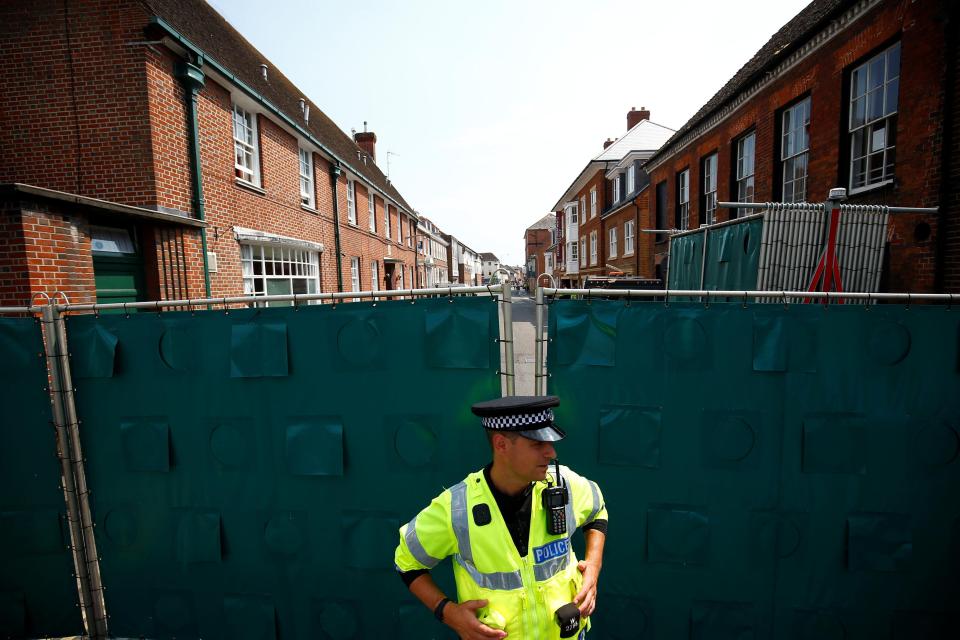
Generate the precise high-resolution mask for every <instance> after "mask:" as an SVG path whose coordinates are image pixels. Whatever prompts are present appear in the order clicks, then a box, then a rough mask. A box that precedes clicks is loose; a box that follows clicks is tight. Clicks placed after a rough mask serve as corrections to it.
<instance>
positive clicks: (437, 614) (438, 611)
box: [433, 598, 450, 622]
mask: <svg viewBox="0 0 960 640" xmlns="http://www.w3.org/2000/svg"><path fill="white" fill-rule="evenodd" d="M448 604H450V598H444V599H443V600H441V601H440V602H438V603H437V606H436V607H434V609H433V617H434V618H436V619H437V620H439V621H440V622H443V608H444V607H446V606H447V605H448Z"/></svg>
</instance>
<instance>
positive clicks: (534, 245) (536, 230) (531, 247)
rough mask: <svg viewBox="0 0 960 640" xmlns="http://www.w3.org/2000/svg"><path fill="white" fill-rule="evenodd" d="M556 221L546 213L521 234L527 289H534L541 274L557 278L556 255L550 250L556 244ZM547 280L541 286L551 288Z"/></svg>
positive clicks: (551, 215) (550, 214)
mask: <svg viewBox="0 0 960 640" xmlns="http://www.w3.org/2000/svg"><path fill="white" fill-rule="evenodd" d="M556 229H557V221H556V219H555V216H554V214H552V213H548V214H547V215H545V216H543V217H542V218H540V219H539V220H537V221H536V222H534V223H533V224H532V225H530V226H529V227H527V229H526V231H524V233H523V241H524V255H525V256H526V269H527V277H526V282H527V288H528V289H530V290H531V291H532V290H534V289H536V287H537V284H536V279H537V277H538V276H540V275H542V274H547V275H552V276H554V277H556V276H557V274H556V270H555V265H556V262H555V261H554V256H555V255H556V254H555V253H554V252H553V251H551V248H553V247H555V245H556V244H557V231H556ZM548 280H549V279H548V278H544V282H541V283H540V285H542V286H545V287H546V286H551V285H550V283H549V282H548Z"/></svg>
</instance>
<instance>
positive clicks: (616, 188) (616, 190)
mask: <svg viewBox="0 0 960 640" xmlns="http://www.w3.org/2000/svg"><path fill="white" fill-rule="evenodd" d="M618 202H620V174H619V173H618V174H617V175H616V176H615V177H614V179H613V204H617V203H618Z"/></svg>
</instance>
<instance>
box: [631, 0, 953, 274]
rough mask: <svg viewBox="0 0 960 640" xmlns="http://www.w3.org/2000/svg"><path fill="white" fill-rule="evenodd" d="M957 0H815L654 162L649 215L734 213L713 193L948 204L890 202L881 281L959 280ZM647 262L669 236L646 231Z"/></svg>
mask: <svg viewBox="0 0 960 640" xmlns="http://www.w3.org/2000/svg"><path fill="white" fill-rule="evenodd" d="M958 33H960V22H958V8H957V3H953V2H947V1H945V0H944V1H938V0H926V1H923V2H895V1H893V0H886V1H878V0H871V1H867V2H853V1H848V0H816V1H815V2H812V3H811V4H810V5H809V6H808V7H807V8H805V9H804V10H803V11H802V12H801V13H800V14H798V15H797V16H796V17H795V18H794V19H793V20H791V21H790V22H789V23H788V24H786V25H785V26H784V27H783V28H782V29H780V31H778V32H777V33H776V34H775V35H774V36H773V37H772V38H771V39H770V40H769V42H767V44H766V45H764V47H763V48H762V49H761V50H760V51H759V52H757V54H756V55H755V56H754V57H753V58H752V59H751V60H750V61H749V62H747V64H746V65H744V67H743V68H742V69H741V70H740V71H739V72H738V73H737V75H735V76H734V77H733V78H731V79H730V80H729V81H728V82H727V83H726V84H725V85H724V86H723V88H722V89H721V90H720V91H719V92H718V93H717V94H716V95H715V96H714V97H713V98H711V99H710V101H709V102H707V104H706V105H704V107H703V108H701V109H700V110H699V111H698V112H697V114H696V115H695V116H694V117H693V118H691V119H690V121H689V122H687V123H686V124H684V125H683V126H682V127H681V128H680V130H679V131H677V133H676V134H675V135H674V136H673V137H672V138H670V140H669V141H667V142H666V143H665V144H664V145H663V147H661V148H660V150H659V151H657V153H655V154H654V155H653V156H652V157H651V158H650V159H649V160H648V161H647V162H646V164H645V165H644V168H645V169H646V171H647V173H648V174H649V175H650V181H651V185H650V188H648V189H647V200H648V202H647V207H648V211H647V212H646V214H645V218H644V219H643V222H642V223H641V226H643V227H647V228H659V229H666V228H679V229H687V228H691V229H692V228H696V227H697V226H698V225H700V224H702V223H704V222H712V221H717V222H721V221H724V220H727V219H729V218H730V217H732V216H736V215H737V213H738V212H737V210H735V209H717V208H716V203H717V201H734V202H735V201H753V202H765V201H809V202H823V201H824V200H825V199H826V196H827V192H828V191H829V190H830V189H831V188H833V187H844V188H846V189H847V192H848V194H849V199H848V201H847V202H848V203H850V204H885V205H891V206H907V207H935V206H939V207H940V210H939V213H938V214H936V215H919V214H909V215H894V216H892V221H891V225H890V231H889V234H888V245H887V252H886V256H887V262H886V264H885V265H884V272H883V278H882V280H881V285H880V286H881V289H882V290H888V291H914V292H931V291H958V290H960V260H958V257H960V221H958V216H960V195H958V183H960V162H958V161H957V151H958V148H960V145H958V142H957V137H958V130H957V122H958V118H957V109H958V99H957V97H958V91H957V71H956V70H957V60H958V53H957V39H958ZM639 244H640V246H641V247H642V249H641V253H642V255H641V264H640V273H641V274H642V275H646V276H653V275H656V274H657V272H658V270H661V271H662V269H663V267H664V261H665V259H666V251H667V242H666V241H665V239H664V238H660V239H659V241H658V238H656V237H654V236H650V235H641V236H640V238H639Z"/></svg>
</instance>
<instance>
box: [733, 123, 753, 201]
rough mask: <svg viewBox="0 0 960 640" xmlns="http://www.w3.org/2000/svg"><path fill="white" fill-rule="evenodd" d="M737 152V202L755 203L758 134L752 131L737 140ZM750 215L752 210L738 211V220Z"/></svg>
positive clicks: (735, 161)
mask: <svg viewBox="0 0 960 640" xmlns="http://www.w3.org/2000/svg"><path fill="white" fill-rule="evenodd" d="M735 152H736V157H735V158H734V166H735V167H736V172H737V173H736V182H737V202H753V198H754V196H755V192H756V185H755V182H754V174H755V172H756V168H757V132H756V131H751V132H750V133H748V134H746V135H744V136H740V137H739V138H737V141H736V144H735ZM749 213H750V209H745V208H740V209H737V217H738V218H742V217H743V216H745V215H748V214H749Z"/></svg>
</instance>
